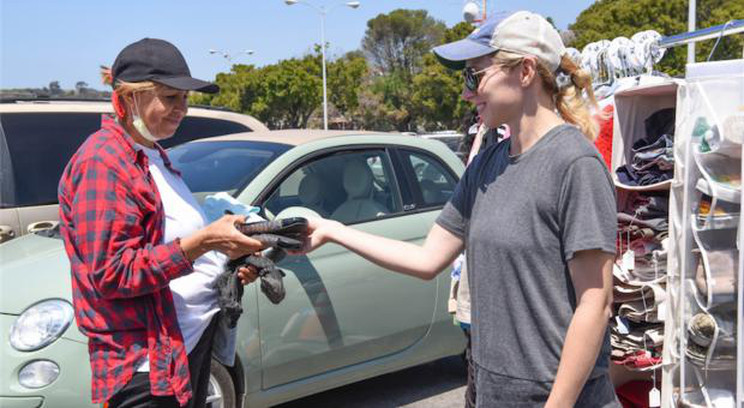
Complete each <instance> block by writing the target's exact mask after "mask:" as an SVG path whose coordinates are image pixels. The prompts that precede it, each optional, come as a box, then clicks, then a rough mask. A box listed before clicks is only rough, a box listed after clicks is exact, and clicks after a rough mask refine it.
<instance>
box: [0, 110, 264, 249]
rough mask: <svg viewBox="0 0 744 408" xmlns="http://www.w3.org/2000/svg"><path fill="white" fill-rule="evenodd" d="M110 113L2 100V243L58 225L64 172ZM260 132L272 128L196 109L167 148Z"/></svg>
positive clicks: (232, 115)
mask: <svg viewBox="0 0 744 408" xmlns="http://www.w3.org/2000/svg"><path fill="white" fill-rule="evenodd" d="M104 113H112V107H111V103H110V102H104V101H91V100H75V101H71V100H67V101H65V100H56V99H51V100H36V99H34V100H18V99H13V100H5V101H0V128H1V129H2V130H3V131H0V159H2V165H1V167H0V171H2V173H0V174H2V178H0V242H3V241H7V240H9V239H11V238H13V237H16V236H20V235H24V234H27V233H30V232H34V231H38V230H41V229H48V228H52V227H54V226H55V225H56V223H57V221H58V210H57V183H58V182H59V179H60V177H61V176H62V171H63V170H64V167H65V165H66V164H67V162H68V161H69V160H70V157H72V155H73V153H75V151H76V150H77V148H78V147H79V146H80V144H82V142H83V140H85V138H86V137H87V136H88V135H90V134H91V133H93V132H95V131H96V130H98V129H99V127H100V124H101V115H102V114H104ZM258 130H268V129H267V128H266V126H265V125H264V124H263V123H261V122H259V121H258V120H257V119H255V118H253V117H251V116H248V115H241V114H238V113H234V112H229V111H224V110H218V109H211V108H202V107H190V108H189V112H188V115H187V116H186V118H184V120H183V122H182V123H181V126H180V127H179V128H178V131H177V132H176V134H175V135H174V136H173V137H172V138H170V139H168V140H166V141H164V143H163V146H164V147H170V146H175V145H177V144H181V143H185V142H187V141H189V140H193V139H196V138H201V137H210V136H217V135H223V134H227V133H238V132H248V131H258Z"/></svg>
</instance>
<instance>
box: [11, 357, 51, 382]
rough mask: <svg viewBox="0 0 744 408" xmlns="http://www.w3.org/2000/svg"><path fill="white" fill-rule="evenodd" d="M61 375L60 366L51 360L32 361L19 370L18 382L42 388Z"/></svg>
mask: <svg viewBox="0 0 744 408" xmlns="http://www.w3.org/2000/svg"><path fill="white" fill-rule="evenodd" d="M57 377H59V366H58V365H57V363H55V362H53V361H49V360H36V361H32V362H30V363H28V364H26V365H25V366H23V368H21V371H19V372H18V383H19V384H21V385H22V386H24V387H26V388H41V387H46V386H47V385H49V384H51V383H53V382H54V380H56V379H57Z"/></svg>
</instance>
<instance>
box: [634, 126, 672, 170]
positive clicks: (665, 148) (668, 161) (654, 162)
mask: <svg viewBox="0 0 744 408" xmlns="http://www.w3.org/2000/svg"><path fill="white" fill-rule="evenodd" d="M673 150H674V141H673V140H672V138H671V137H670V136H668V135H662V136H661V137H660V138H659V139H658V140H656V141H655V142H654V143H652V144H650V145H647V146H641V147H640V148H638V149H632V150H631V154H632V159H631V167H632V168H633V170H635V171H636V172H637V173H641V172H644V171H647V170H649V169H651V168H652V167H654V166H656V167H657V168H658V169H659V170H662V171H669V170H673V169H674V152H673Z"/></svg>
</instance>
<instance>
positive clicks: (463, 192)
mask: <svg viewBox="0 0 744 408" xmlns="http://www.w3.org/2000/svg"><path fill="white" fill-rule="evenodd" d="M433 51H434V53H435V54H436V55H437V57H438V58H439V60H440V62H442V63H443V64H445V65H446V66H448V67H450V68H454V69H462V70H463V71H464V76H465V89H464V91H463V95H462V96H463V98H464V99H466V100H467V101H469V102H471V103H473V104H474V105H476V107H477V109H478V113H479V115H480V117H481V118H482V119H483V121H484V124H485V125H486V126H489V127H491V128H496V127H497V126H499V125H501V124H507V125H508V126H509V129H510V130H511V137H510V138H509V139H507V140H505V141H503V142H500V143H498V144H496V145H494V146H491V147H489V148H487V149H486V150H485V151H483V152H482V153H480V154H479V155H478V156H477V157H476V158H475V159H474V161H473V162H472V163H471V164H470V166H469V167H468V168H467V170H466V171H465V174H464V175H463V177H462V179H461V180H460V182H459V184H458V186H457V188H456V189H455V192H454V194H453V196H452V198H451V199H450V201H449V203H447V205H446V206H445V208H444V209H443V211H442V213H441V215H440V216H439V218H438V219H437V221H436V224H435V225H434V226H433V227H432V229H431V231H430V232H429V235H428V237H427V239H426V242H425V243H424V245H423V246H422V247H421V246H417V245H414V244H410V243H404V242H398V241H393V240H388V239H384V238H380V237H376V236H371V235H369V234H366V233H363V232H359V231H356V230H354V229H351V228H348V227H345V226H343V225H341V224H339V223H337V222H334V221H328V220H322V219H321V220H313V221H312V222H311V228H312V230H313V234H312V240H311V244H310V249H314V248H316V247H318V246H320V245H322V244H324V243H326V242H333V243H337V244H340V245H343V246H345V247H347V248H349V249H351V250H352V251H354V252H357V253H359V254H360V255H362V256H364V257H365V258H367V259H369V260H370V261H372V262H375V263H378V264H380V265H382V266H384V267H386V268H389V269H391V270H394V271H397V272H400V273H404V274H407V275H411V276H415V277H418V278H421V279H432V278H433V277H434V276H436V275H437V274H438V273H440V272H441V271H442V270H443V269H444V268H445V267H447V266H448V265H449V264H450V263H451V262H452V260H453V259H454V258H455V257H456V256H457V255H458V254H459V253H460V252H461V251H462V250H463V249H467V252H468V257H467V264H468V265H467V266H468V273H469V286H470V293H471V302H472V304H471V313H472V320H471V325H472V326H471V327H472V341H473V343H472V357H473V362H474V363H475V382H476V389H477V395H476V404H477V406H479V407H514V406H520V407H532V406H535V407H537V406H540V407H542V406H546V407H572V406H575V407H591V408H597V407H619V403H618V402H617V399H616V397H615V394H614V390H613V389H612V385H611V383H610V380H609V376H608V366H609V352H610V343H609V335H608V332H607V321H608V318H609V317H610V306H611V304H612V274H611V270H612V269H611V267H612V262H613V259H614V254H615V217H614V214H615V196H614V188H613V185H612V181H611V178H610V175H609V173H608V171H607V169H606V168H605V166H604V165H603V162H602V159H601V157H600V156H599V154H598V153H597V151H596V149H595V148H594V146H593V145H592V143H591V142H590V140H591V139H593V138H594V136H595V134H596V130H595V129H594V126H593V124H592V121H591V119H590V114H589V110H588V107H587V104H586V101H585V100H584V98H583V97H582V91H587V93H588V94H589V95H590V96H592V93H591V86H590V79H589V76H588V75H587V74H586V73H584V72H582V71H579V70H578V68H577V66H576V64H575V63H574V62H573V61H571V60H570V58H568V57H567V56H566V55H565V48H564V46H563V43H562V41H561V39H560V36H559V35H558V33H557V32H556V30H555V29H554V28H553V27H552V25H550V23H548V22H547V21H546V20H545V19H544V18H543V17H541V16H539V15H536V14H533V13H529V12H518V13H515V14H513V15H512V16H510V17H508V18H506V19H505V20H503V21H501V22H497V21H495V20H488V21H486V22H485V23H484V24H483V26H481V27H480V28H479V29H477V30H476V31H474V32H473V33H472V34H471V35H470V36H468V37H467V38H466V39H463V40H461V41H457V42H453V43H449V44H445V45H442V46H440V47H437V48H435V49H434V50H433ZM591 99H592V102H593V96H592V97H591Z"/></svg>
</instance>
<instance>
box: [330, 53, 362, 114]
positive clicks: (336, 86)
mask: <svg viewBox="0 0 744 408" xmlns="http://www.w3.org/2000/svg"><path fill="white" fill-rule="evenodd" d="M368 72H369V70H368V67H367V60H366V59H365V58H364V54H362V53H361V52H360V51H352V52H349V53H347V54H346V55H344V56H343V57H341V58H338V59H336V60H335V61H333V62H331V63H330V64H328V75H327V81H328V93H329V95H328V101H329V103H330V104H332V105H333V106H334V107H335V108H336V110H338V112H339V113H340V114H341V115H343V116H345V117H348V118H350V119H352V122H354V117H353V116H354V113H355V111H356V110H357V109H358V108H359V93H360V91H361V89H362V82H363V81H364V78H365V76H366V75H367V74H368ZM356 122H358V121H356Z"/></svg>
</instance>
